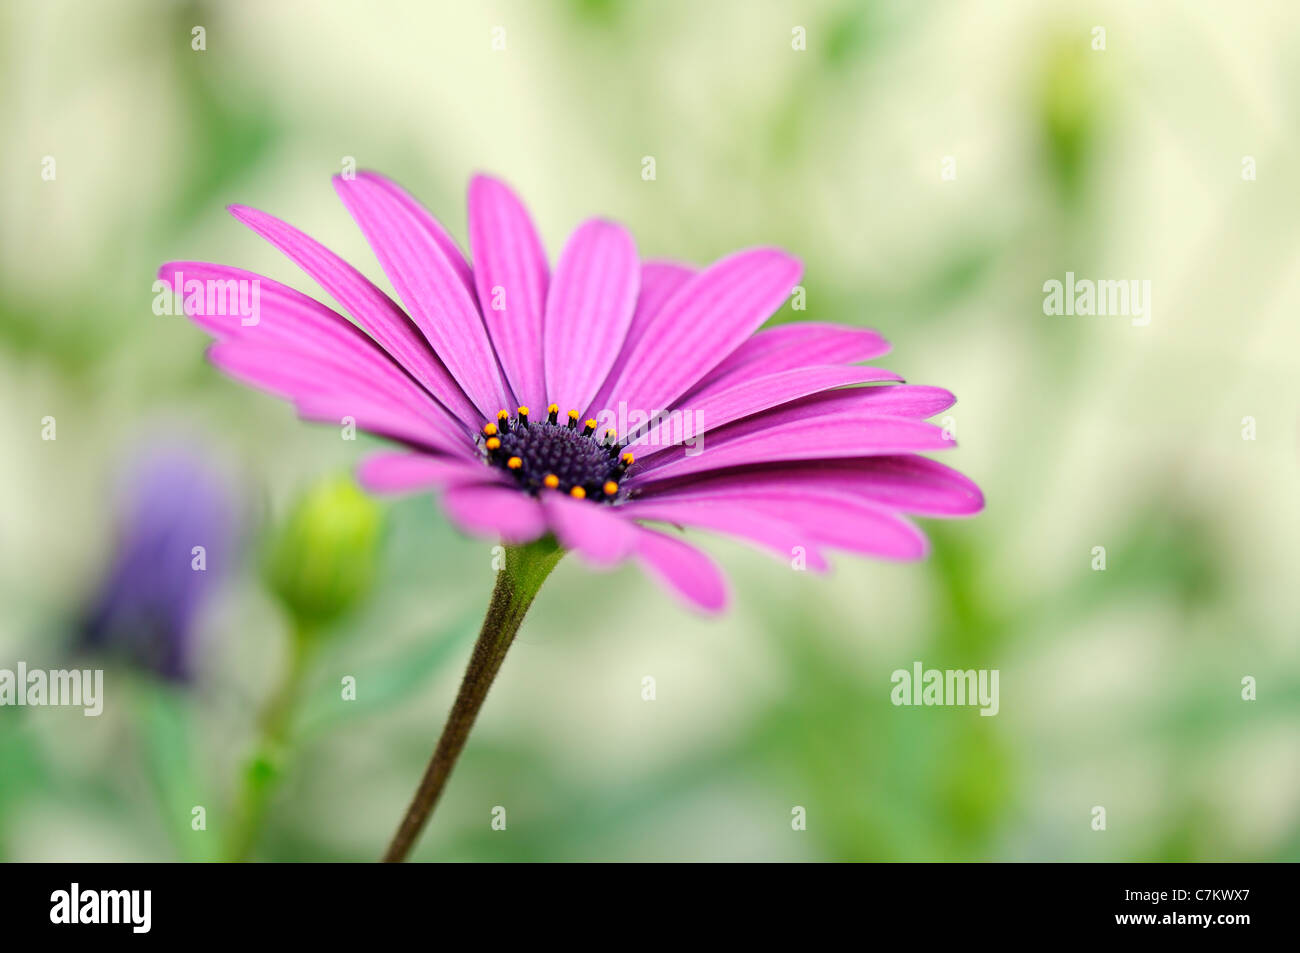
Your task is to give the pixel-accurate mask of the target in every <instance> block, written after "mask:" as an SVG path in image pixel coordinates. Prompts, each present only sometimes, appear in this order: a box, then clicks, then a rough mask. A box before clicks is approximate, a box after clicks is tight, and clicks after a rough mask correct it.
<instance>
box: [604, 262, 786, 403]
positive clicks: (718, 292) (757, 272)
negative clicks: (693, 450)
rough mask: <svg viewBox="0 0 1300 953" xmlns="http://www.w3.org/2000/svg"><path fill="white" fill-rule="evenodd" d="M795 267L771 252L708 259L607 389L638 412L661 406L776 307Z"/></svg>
mask: <svg viewBox="0 0 1300 953" xmlns="http://www.w3.org/2000/svg"><path fill="white" fill-rule="evenodd" d="M801 269H802V266H801V265H800V263H799V260H798V259H796V258H793V257H791V256H790V255H787V254H786V253H785V252H783V251H780V250H779V249H775V248H754V249H749V250H747V251H741V252H737V253H736V254H734V255H730V256H728V257H727V258H723V259H721V260H720V261H717V262H714V263H713V264H712V265H710V266H709V267H708V268H706V269H705V270H704V271H702V272H701V273H700V274H698V275H696V276H695V277H694V278H692V279H691V280H690V281H688V282H687V283H686V284H685V285H683V286H682V287H681V288H680V289H678V291H677V293H676V294H674V295H673V296H672V297H671V298H670V299H669V300H668V302H667V303H665V304H664V306H663V307H662V308H661V309H660V310H659V313H658V314H656V315H655V317H654V318H653V320H651V321H650V322H649V325H648V326H647V328H646V330H645V333H644V334H643V335H642V337H641V339H640V340H639V341H638V342H637V343H636V346H635V347H633V348H632V350H631V353H630V354H629V355H628V358H627V363H626V364H625V365H624V367H623V371H622V373H621V374H620V375H619V378H618V380H617V381H616V382H615V383H614V385H613V386H612V388H611V389H610V393H611V394H612V396H613V399H614V400H625V401H627V404H628V407H629V408H631V409H635V410H641V411H644V412H646V413H651V412H653V411H656V410H660V409H662V408H664V407H667V406H669V403H670V402H671V401H673V400H675V399H676V398H678V397H680V396H681V395H682V394H684V393H685V392H686V391H687V390H688V389H689V388H690V387H691V386H692V385H693V384H695V383H696V382H697V381H699V379H700V378H701V377H703V376H704V375H705V374H706V373H707V372H708V371H710V370H711V369H713V368H714V367H715V366H717V364H718V363H719V362H720V361H721V360H722V359H723V358H725V357H726V356H727V355H728V354H730V353H731V352H732V351H734V350H735V349H736V348H737V347H739V346H740V344H741V343H742V342H743V341H744V340H745V339H746V338H747V337H749V335H750V334H752V333H753V332H754V329H755V328H757V327H758V326H759V325H760V324H762V323H763V322H764V321H766V320H767V318H768V317H769V316H770V315H771V314H772V313H773V312H774V311H776V310H777V308H779V307H780V306H781V303H782V302H783V301H785V299H786V297H787V296H788V295H789V294H790V291H791V289H792V288H793V287H794V284H795V282H796V281H798V280H799V274H800V271H801Z"/></svg>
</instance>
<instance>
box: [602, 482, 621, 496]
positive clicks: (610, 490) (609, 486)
mask: <svg viewBox="0 0 1300 953" xmlns="http://www.w3.org/2000/svg"><path fill="white" fill-rule="evenodd" d="M617 492H618V484H617V483H615V482H614V481H613V480H607V481H606V482H605V495H606V496H613V495H614V494H615V493H617Z"/></svg>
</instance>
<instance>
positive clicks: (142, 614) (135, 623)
mask: <svg viewBox="0 0 1300 953" xmlns="http://www.w3.org/2000/svg"><path fill="white" fill-rule="evenodd" d="M235 515H236V514H235V507H234V505H233V502H232V499H231V496H230V493H229V491H228V488H227V486H226V485H225V483H224V481H223V480H222V479H221V477H220V476H219V475H218V473H217V471H215V470H214V469H213V468H212V467H211V466H210V465H209V464H208V463H207V462H206V461H205V460H204V459H203V457H202V456H200V455H198V454H197V453H195V452H194V451H192V450H189V449H186V448H184V447H178V446H167V447H161V448H155V449H153V450H151V451H149V452H147V453H146V454H145V455H144V457H143V458H142V459H140V460H139V461H138V462H137V463H135V464H133V465H132V467H131V468H130V469H129V470H128V471H127V473H126V479H125V481H124V485H123V487H122V493H121V500H120V503H119V509H118V538H117V545H116V550H115V551H114V553H113V557H112V564H111V566H110V568H109V571H108V574H107V576H106V577H105V579H104V581H103V584H102V586H101V587H100V589H99V591H98V593H97V594H96V596H95V598H94V600H93V601H92V603H91V606H90V609H89V612H88V613H87V615H86V617H85V620H84V623H83V625H82V626H81V630H80V633H79V635H80V638H79V647H80V648H83V649H87V650H91V651H102V652H105V653H108V654H112V655H118V656H122V657H125V658H126V659H127V660H129V661H130V662H132V663H133V664H135V665H136V666H138V667H140V668H142V669H144V670H146V671H150V672H153V673H155V674H157V675H159V676H161V677H163V678H165V679H168V680H171V681H176V682H188V681H190V680H191V679H192V678H193V675H194V671H193V665H194V655H195V644H194V641H195V622H196V619H197V617H198V613H199V611H200V609H201V608H202V606H203V604H204V602H205V601H206V600H207V599H208V598H209V597H210V596H211V594H212V592H213V591H214V590H215V589H216V588H217V586H218V585H219V583H220V581H221V577H222V576H223V575H225V573H226V572H227V571H228V570H229V569H230V567H231V563H232V561H233V558H234V551H235V545H236V529H235Z"/></svg>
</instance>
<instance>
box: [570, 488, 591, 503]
mask: <svg viewBox="0 0 1300 953" xmlns="http://www.w3.org/2000/svg"><path fill="white" fill-rule="evenodd" d="M569 496H571V497H573V498H574V499H575V500H581V499H585V498H586V496H587V491H586V490H584V489H583V488H582V487H580V486H575V487H574V488H573V489H572V490H570V491H569Z"/></svg>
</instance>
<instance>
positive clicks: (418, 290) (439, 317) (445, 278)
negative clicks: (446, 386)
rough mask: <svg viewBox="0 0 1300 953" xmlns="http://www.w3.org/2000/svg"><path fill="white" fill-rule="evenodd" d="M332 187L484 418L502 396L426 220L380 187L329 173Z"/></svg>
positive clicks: (477, 320) (467, 301) (492, 362)
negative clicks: (426, 226)
mask: <svg viewBox="0 0 1300 953" xmlns="http://www.w3.org/2000/svg"><path fill="white" fill-rule="evenodd" d="M334 187H335V189H336V190H337V191H338V193H339V197H340V198H342V199H343V204H344V205H346V206H347V209H348V211H349V212H350V213H351V215H352V217H353V218H354V219H356V222H357V224H358V225H359V226H360V227H361V230H362V232H364V233H365V236H366V240H367V241H368V242H369V243H370V247H371V248H373V249H374V252H375V256H376V257H377V258H378V259H379V263H380V264H381V265H382V266H383V268H384V272H385V273H386V274H387V275H388V277H389V280H391V281H392V282H393V286H394V287H395V288H396V289H397V293H398V294H399V295H400V296H401V298H402V300H403V301H404V302H406V306H407V307H408V308H409V309H410V311H411V315H412V317H414V319H415V323H416V324H417V325H418V326H419V328H420V331H421V332H423V334H424V336H425V338H426V339H427V340H428V342H429V344H430V345H431V346H432V347H433V350H434V352H435V353H436V354H437V355H438V356H439V357H440V358H441V359H442V362H443V364H444V365H446V367H447V370H448V371H449V372H450V373H451V376H452V377H454V378H455V379H456V381H457V383H459V384H460V386H461V389H462V390H463V391H464V392H465V394H466V396H468V397H469V399H470V401H471V402H472V403H473V404H474V406H475V407H476V408H477V409H478V411H479V413H480V416H481V417H482V418H483V419H492V418H495V416H496V412H497V411H498V410H499V409H501V408H502V407H505V406H507V404H508V397H507V394H506V391H505V387H504V384H503V383H502V380H501V375H500V374H499V373H498V371H497V362H496V357H495V352H493V350H492V345H491V342H490V341H489V340H488V334H487V329H486V328H485V327H484V326H483V319H482V318H481V317H480V316H479V313H478V306H477V304H476V303H475V302H474V299H473V298H472V297H471V296H470V293H469V291H468V290H467V289H466V287H465V284H464V282H463V281H462V280H461V278H460V276H459V275H457V274H456V270H455V268H454V267H453V266H452V264H451V262H449V261H448V260H447V255H446V253H445V252H444V251H443V250H442V247H441V246H440V245H439V244H438V242H437V241H435V240H434V239H433V238H431V237H430V235H429V233H428V232H427V231H426V229H425V225H424V223H423V222H422V221H421V220H420V219H419V218H418V217H416V216H415V215H414V214H413V213H412V212H411V210H410V209H408V208H407V207H406V206H405V205H403V204H402V203H401V202H399V201H398V200H397V199H395V198H394V197H393V196H392V194H391V193H390V192H389V191H388V190H387V189H385V188H383V187H382V186H379V185H377V184H376V183H374V182H372V181H370V180H369V179H365V178H358V179H344V178H342V177H341V176H335V177H334Z"/></svg>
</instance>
